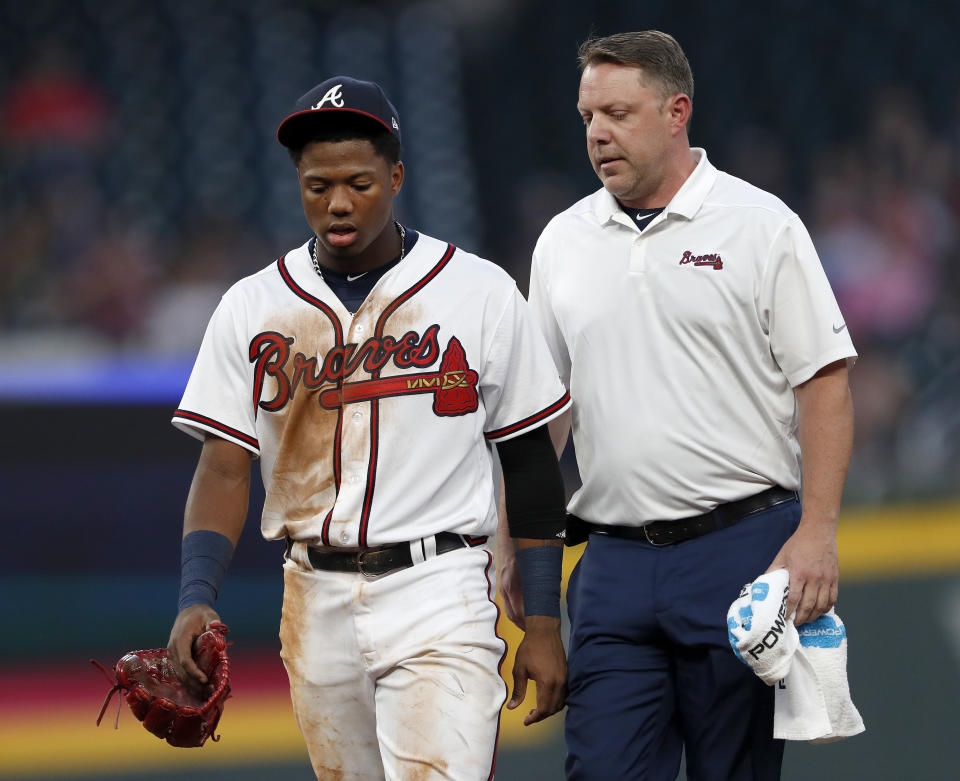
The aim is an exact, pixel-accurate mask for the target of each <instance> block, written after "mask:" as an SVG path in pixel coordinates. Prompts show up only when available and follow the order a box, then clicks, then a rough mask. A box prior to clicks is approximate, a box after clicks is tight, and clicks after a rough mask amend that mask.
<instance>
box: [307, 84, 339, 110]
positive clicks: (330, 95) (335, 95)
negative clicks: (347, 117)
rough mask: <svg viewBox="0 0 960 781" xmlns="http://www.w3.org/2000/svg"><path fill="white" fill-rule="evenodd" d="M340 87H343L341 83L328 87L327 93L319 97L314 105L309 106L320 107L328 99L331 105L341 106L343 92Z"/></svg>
mask: <svg viewBox="0 0 960 781" xmlns="http://www.w3.org/2000/svg"><path fill="white" fill-rule="evenodd" d="M341 87H343V85H342V84H336V85H334V86H333V87H331V88H330V89H328V90H327V94H326V95H324V96H323V97H322V98H320V102H319V103H315V104H314V105H312V106H310V108H312V109H315V108H322V107H323V104H324V103H326V102H327V101H328V100H329V101H330V103H331V104H332V105H334V106H336V107H337V108H343V94H342V93H341V92H340V88H341Z"/></svg>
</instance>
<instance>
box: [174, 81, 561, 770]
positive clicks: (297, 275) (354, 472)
mask: <svg viewBox="0 0 960 781" xmlns="http://www.w3.org/2000/svg"><path fill="white" fill-rule="evenodd" d="M277 138H278V140H279V141H280V143H281V144H283V145H284V146H285V147H286V148H287V149H288V151H289V153H290V156H291V158H292V160H293V162H294V164H295V166H296V171H297V177H298V181H299V184H300V193H301V199H302V202H303V209H304V213H305V215H306V219H307V222H308V224H309V225H310V228H311V229H312V231H313V234H314V235H313V236H312V237H311V238H310V239H309V240H308V241H307V242H305V243H304V244H303V245H302V246H301V247H299V248H297V249H294V250H292V251H290V252H289V253H287V254H286V255H284V256H283V257H281V258H280V259H279V260H277V261H276V262H274V263H271V264H270V265H269V266H267V267H266V268H264V269H263V270H262V271H260V272H259V273H257V274H254V275H253V276H250V277H248V278H246V279H243V280H241V281H240V282H238V283H237V284H235V285H234V286H233V287H232V288H231V289H230V290H229V291H228V292H227V293H226V294H225V295H224V297H223V300H222V302H221V303H220V305H219V307H218V308H217V310H216V312H215V313H214V315H213V317H212V319H211V321H210V324H209V326H208V328H207V332H206V335H205V336H204V340H203V343H202V346H201V348H200V352H199V355H198V357H197V361H196V365H195V366H194V369H193V373H192V374H191V377H190V380H189V383H188V385H187V388H186V391H185V393H184V396H183V400H182V402H181V404H180V407H179V408H178V409H177V411H176V413H175V415H174V419H173V422H174V424H175V425H176V426H177V427H179V428H180V429H182V430H183V431H186V432H187V433H189V434H191V435H193V436H194V437H197V438H198V439H201V440H203V443H204V444H203V450H202V453H201V456H200V461H199V465H198V467H197V471H196V475H195V477H194V480H193V484H192V487H191V489H190V494H189V498H188V500H187V508H186V515H185V521H184V537H183V548H182V562H181V569H182V583H181V593H180V605H179V607H180V612H179V614H178V616H177V619H176V622H175V623H174V626H173V630H172V632H171V636H170V642H169V646H168V647H169V651H170V655H171V658H172V659H173V661H174V664H175V665H177V667H178V672H179V673H180V675H181V678H182V679H183V680H184V681H186V682H189V683H190V684H191V685H193V686H196V687H202V686H203V685H204V684H205V683H206V681H205V678H204V676H203V674H202V672H200V670H199V669H198V668H197V666H196V665H195V663H194V661H193V659H192V658H191V655H190V644H191V643H192V641H193V639H194V638H195V637H196V636H197V635H198V634H199V633H200V632H202V631H203V629H204V628H205V627H206V626H207V625H208V624H209V623H210V622H211V621H213V620H216V619H217V617H218V616H217V613H216V611H215V610H214V608H213V604H214V600H215V599H216V596H217V593H218V591H219V589H220V587H221V584H222V582H223V578H224V574H225V572H226V570H227V567H228V565H229V562H230V558H231V555H232V552H233V548H234V545H235V544H236V542H237V539H238V538H239V536H240V532H241V530H242V527H243V524H244V519H245V516H246V514H247V493H248V486H249V475H250V462H251V461H252V460H253V459H257V458H259V460H260V468H261V472H262V475H263V482H264V486H265V488H266V498H265V502H264V507H263V515H262V520H261V530H262V533H263V536H264V537H265V538H266V539H268V540H281V541H284V542H285V545H286V553H285V557H284V565H283V569H284V597H283V614H282V620H281V625H280V639H281V642H282V654H281V655H282V658H283V662H284V664H285V666H286V669H287V674H288V677H289V679H290V690H291V696H292V700H293V707H294V712H295V714H296V718H297V723H298V724H299V726H300V730H301V732H302V733H303V736H304V738H305V740H306V744H307V748H308V751H309V754H310V759H311V762H312V764H313V768H314V770H315V772H316V774H317V777H318V778H334V777H335V778H340V779H358V780H359V779H364V780H366V779H383V778H387V779H400V778H413V777H416V778H424V779H427V778H444V779H464V780H466V779H471V780H476V779H486V778H489V777H491V776H492V774H493V767H494V752H495V746H496V738H497V732H498V725H499V713H500V709H501V707H502V705H503V703H504V701H505V699H506V687H505V685H504V683H503V681H502V680H501V678H500V677H499V666H500V664H501V662H502V660H503V656H504V653H505V645H504V642H503V641H502V639H500V638H499V637H498V636H497V635H496V633H495V623H496V620H497V615H498V611H497V608H496V605H495V603H494V602H493V593H494V585H493V582H492V581H491V577H492V573H491V570H492V568H491V564H492V556H491V548H490V543H489V541H488V538H489V537H490V536H491V535H492V534H494V533H495V531H496V524H497V515H496V502H495V496H494V460H493V452H492V451H493V447H492V446H493V445H494V444H496V445H497V449H498V451H499V457H500V461H501V463H502V468H503V476H504V480H505V483H506V491H507V504H508V509H509V510H510V511H511V514H512V515H511V517H512V518H513V522H512V525H511V533H512V535H513V537H514V538H519V539H518V542H517V548H518V550H517V558H518V560H519V561H520V562H521V564H520V568H521V577H522V578H523V582H524V586H525V592H526V593H525V594H524V600H525V601H524V608H525V610H526V613H527V623H526V634H525V637H524V640H523V642H522V643H521V645H520V647H519V648H518V651H517V664H516V666H515V668H514V696H513V699H512V701H511V706H512V707H516V706H517V705H518V704H519V703H520V702H521V701H522V700H523V699H524V695H525V691H526V685H527V681H528V679H533V680H535V681H536V682H537V698H536V706H535V707H534V708H533V709H532V710H531V711H530V712H529V714H528V715H527V717H526V722H527V723H532V722H534V721H539V720H540V719H543V718H546V717H547V716H549V715H551V714H552V713H554V712H556V711H557V710H558V709H559V708H560V707H562V705H563V698H564V685H565V675H566V667H565V659H564V652H563V646H562V644H561V641H560V632H559V626H560V621H559V590H560V589H559V585H560V557H561V547H560V543H559V541H558V540H557V536H558V533H559V532H560V531H561V530H562V528H563V523H564V507H563V503H564V497H563V488H562V480H561V477H560V473H559V468H558V466H557V464H556V457H555V455H554V452H553V449H552V446H551V443H550V439H549V434H548V432H547V428H546V425H545V424H546V423H547V421H549V420H551V419H552V418H554V417H556V416H557V415H559V414H561V413H563V411H564V410H566V409H567V407H568V405H569V399H568V395H567V393H566V392H565V390H564V388H563V386H562V385H561V383H560V381H559V379H558V377H557V372H556V369H555V368H554V366H553V363H552V361H551V359H550V354H549V351H548V349H547V347H546V344H545V343H544V342H543V338H542V336H541V335H540V333H539V330H538V329H537V327H536V325H535V324H534V323H533V321H532V320H531V318H530V317H529V316H528V313H527V308H526V304H525V301H524V300H523V298H522V297H521V296H520V294H519V292H518V291H517V289H516V286H515V284H514V282H513V281H512V280H511V279H510V278H509V277H508V276H507V274H506V273H504V272H503V271H502V270H501V269H500V268H498V267H497V266H495V265H493V264H491V263H489V262H488V261H485V260H482V259H481V258H478V257H476V256H474V255H471V254H470V253H467V252H464V251H463V250H461V249H458V248H456V247H454V246H453V245H451V244H448V243H446V242H444V241H440V240H438V239H435V238H432V237H430V236H427V235H425V234H422V233H417V232H416V231H414V230H413V229H411V228H409V227H406V226H403V225H401V224H400V223H399V222H397V221H396V220H395V219H394V216H393V208H392V203H393V198H394V196H396V195H397V193H398V192H399V191H400V188H401V186H402V184H403V178H404V166H403V163H402V162H401V146H400V124H399V116H398V114H397V111H396V109H395V108H394V107H393V105H392V104H391V103H390V101H389V100H388V99H387V98H386V96H385V95H384V93H383V91H382V90H381V89H380V87H379V86H377V85H376V84H373V83H370V82H363V81H357V80H354V79H352V78H348V77H346V76H337V77H334V78H331V79H328V80H327V81H325V82H323V83H322V84H320V85H318V86H316V87H315V88H313V89H312V90H310V91H309V92H307V93H306V94H305V95H303V96H302V97H301V98H300V99H299V100H298V101H297V103H296V105H295V108H294V111H293V112H292V113H291V114H290V115H289V116H288V117H286V118H285V119H284V120H283V122H282V123H281V124H280V127H279V129H278V131H277ZM438 195H440V196H442V194H438ZM238 696H242V695H239V694H238ZM225 728H228V727H225Z"/></svg>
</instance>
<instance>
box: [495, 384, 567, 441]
mask: <svg viewBox="0 0 960 781" xmlns="http://www.w3.org/2000/svg"><path fill="white" fill-rule="evenodd" d="M568 401H570V393H569V392H568V393H564V394H563V396H561V397H560V398H559V399H558V400H557V401H555V402H554V403H553V404H551V405H550V406H549V407H547V408H546V409H543V410H540V412H537V413H536V414H534V415H531V416H530V417H529V418H524V419H523V420H520V421H517V422H516V423H512V424H511V425H509V426H504V427H503V428H498V429H497V430H496V431H488V432H486V433H485V434H484V436H485V437H486V438H487V439H496V438H497V437H504V436H506V435H507V434H513V433H514V432H516V431H520V430H521V429H524V428H527V427H528V426H530V425H532V424H533V423H536V422H537V421H540V420H543V419H544V418H545V417H547V416H549V415H552V414H553V413H554V412H556V411H557V410H558V409H560V408H561V407H563V406H564V405H565V404H566V403H567V402H568Z"/></svg>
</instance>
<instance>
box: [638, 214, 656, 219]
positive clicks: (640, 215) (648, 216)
mask: <svg viewBox="0 0 960 781" xmlns="http://www.w3.org/2000/svg"><path fill="white" fill-rule="evenodd" d="M655 216H656V215H655V214H638V215H637V219H638V220H649V219H650V218H651V217H655Z"/></svg>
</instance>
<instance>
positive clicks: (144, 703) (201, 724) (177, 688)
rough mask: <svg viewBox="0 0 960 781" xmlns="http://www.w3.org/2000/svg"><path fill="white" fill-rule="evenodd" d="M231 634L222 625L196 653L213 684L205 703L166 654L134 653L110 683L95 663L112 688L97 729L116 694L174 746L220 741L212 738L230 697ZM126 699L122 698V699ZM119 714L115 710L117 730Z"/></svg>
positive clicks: (213, 629) (211, 630)
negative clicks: (228, 646)
mask: <svg viewBox="0 0 960 781" xmlns="http://www.w3.org/2000/svg"><path fill="white" fill-rule="evenodd" d="M228 631H229V630H228V629H227V627H226V625H224V624H222V623H220V622H219V621H213V622H211V624H210V628H209V629H208V630H207V631H206V632H204V633H203V634H202V635H200V636H199V637H198V638H197V639H196V642H195V643H194V648H193V658H194V659H195V660H196V662H197V666H198V667H199V668H200V669H201V670H203V672H204V673H205V674H206V676H207V679H208V680H209V682H210V686H211V688H212V690H213V691H212V693H211V694H210V696H209V697H207V699H206V700H202V699H200V698H199V697H197V696H195V695H194V694H191V693H190V692H189V691H188V690H187V689H186V687H185V686H184V685H183V683H182V682H181V681H180V679H179V678H178V677H177V674H176V673H175V672H174V670H173V665H172V664H171V663H170V660H169V659H168V658H167V649H166V648H154V649H152V650H149V651H131V652H130V653H128V654H127V655H126V656H124V657H122V658H121V659H120V661H119V662H117V664H116V667H115V668H114V675H113V677H111V675H110V673H109V672H108V671H107V669H106V668H105V667H104V666H103V665H102V664H100V662H98V661H96V660H94V659H91V660H90V661H91V662H93V664H95V665H96V666H97V667H99V668H100V669H101V670H103V674H104V675H106V676H107V680H109V681H110V683H112V684H113V688H112V689H111V690H110V691H109V692H107V697H106V699H105V700H104V701H103V707H102V708H101V709H100V715H99V716H98V717H97V726H100V721H101V720H102V719H103V714H104V713H105V712H106V710H107V705H108V704H109V703H110V698H111V697H113V694H114V692H116V691H124V692H126V696H127V704H128V705H129V706H130V710H132V711H133V715H134V716H136V717H137V718H138V719H139V720H140V721H142V722H143V726H144V727H146V728H147V729H148V730H149V731H150V732H152V733H153V734H154V735H156V736H157V737H160V738H165V739H166V741H167V743H169V744H170V745H171V746H180V747H182V748H192V747H194V746H202V745H203V744H204V743H205V742H206V740H207V738H209V737H213V740H215V741H217V740H219V739H220V736H219V735H214V734H213V731H214V730H215V729H216V728H217V723H218V722H219V721H220V716H221V715H222V714H223V706H224V703H225V702H226V699H227V697H229V696H230V660H229V659H228V658H227V645H228V643H227V638H226V635H227V632H228ZM121 696H122V695H121ZM119 722H120V710H119V708H118V710H117V721H116V723H115V724H114V728H116V727H117V726H119Z"/></svg>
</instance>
